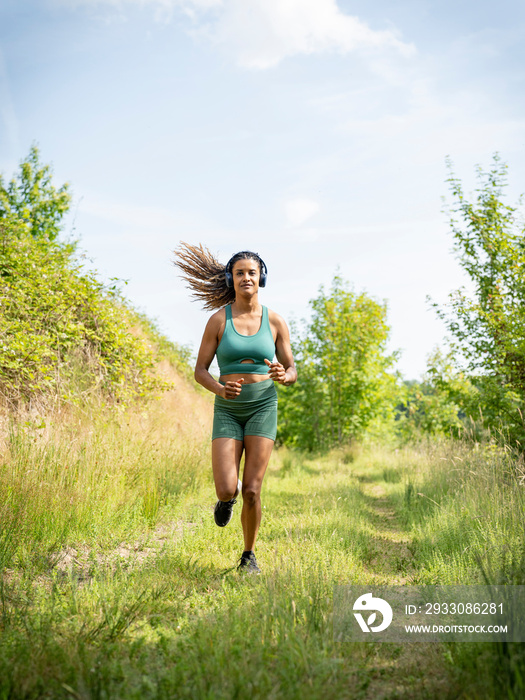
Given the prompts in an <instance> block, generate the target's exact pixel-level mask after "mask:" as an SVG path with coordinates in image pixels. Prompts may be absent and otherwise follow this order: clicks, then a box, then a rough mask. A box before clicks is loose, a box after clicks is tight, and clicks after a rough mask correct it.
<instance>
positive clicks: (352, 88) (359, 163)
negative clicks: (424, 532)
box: [0, 0, 525, 379]
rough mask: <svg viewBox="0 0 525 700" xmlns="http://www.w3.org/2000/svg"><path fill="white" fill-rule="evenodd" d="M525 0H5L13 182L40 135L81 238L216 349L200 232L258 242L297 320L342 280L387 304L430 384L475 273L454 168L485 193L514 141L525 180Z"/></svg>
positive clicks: (2, 50)
mask: <svg viewBox="0 0 525 700" xmlns="http://www.w3.org/2000/svg"><path fill="white" fill-rule="evenodd" d="M524 82H525V4H524V3H522V2H518V0H502V1H501V2H500V3H499V4H495V3H493V2H488V1H487V0H477V1H476V2H474V0H463V1H462V2H461V1H460V2H457V1H456V2H454V3H452V2H450V1H449V0H441V1H440V2H437V0H396V2H392V1H390V2H386V0H376V2H374V3H369V2H364V0H356V1H355V2H354V1H351V0H339V1H338V2H337V1H336V0H0V172H1V173H2V174H3V175H4V176H6V177H10V176H11V175H12V174H13V173H14V172H16V170H17V168H18V165H19V163H20V161H21V160H22V159H23V158H24V157H25V156H26V155H27V154H28V152H29V149H30V147H31V144H33V143H36V144H37V145H38V146H39V148H40V152H41V158H42V160H43V162H45V163H50V164H52V167H53V171H54V181H55V183H56V185H57V186H58V185H61V184H62V183H64V182H66V181H67V182H70V183H71V188H72V192H73V206H72V210H71V215H70V216H69V217H68V219H67V221H66V226H65V231H64V236H66V237H67V236H72V237H74V238H78V239H79V240H80V247H81V248H82V249H83V250H84V251H85V254H86V256H87V261H88V262H87V264H88V265H91V266H92V267H94V268H96V269H97V270H98V271H99V272H100V275H101V277H102V278H103V279H104V280H109V279H110V278H114V277H118V278H120V279H122V280H126V281H127V284H125V286H124V288H123V291H124V294H125V295H126V297H127V298H128V299H130V301H131V302H132V303H133V304H134V305H135V306H136V307H137V308H139V309H140V310H141V311H144V312H146V313H147V314H148V315H149V316H151V317H152V318H154V319H156V320H157V322H158V325H159V327H160V329H161V330H162V331H163V332H164V333H165V334H166V335H167V336H168V337H169V338H171V339H172V340H174V341H176V342H178V343H182V344H189V345H191V346H192V347H193V349H194V351H196V350H197V349H198V346H199V343H200V338H201V335H202V332H203V329H204V326H205V324H206V321H207V318H208V315H209V314H208V312H205V311H203V310H202V309H201V308H200V307H199V304H198V302H194V301H192V300H191V298H190V296H189V292H188V290H187V289H186V288H185V286H184V283H183V281H182V280H181V279H180V278H179V277H178V273H177V270H176V269H175V268H174V267H173V264H172V261H173V251H174V249H175V248H176V247H177V246H178V245H179V242H180V241H186V242H189V243H193V244H196V243H202V244H203V245H205V246H207V247H208V248H209V249H210V250H211V251H212V252H213V253H214V254H215V255H216V256H217V257H218V258H219V260H220V261H221V262H223V263H226V262H227V260H228V259H229V258H230V256H231V255H233V254H234V253H235V252H237V251H238V250H245V249H249V250H255V251H256V252H258V253H259V254H260V255H261V257H262V258H263V259H264V261H265V262H266V265H267V267H268V272H269V275H268V284H267V287H266V289H264V290H261V292H260V301H261V302H262V303H263V304H265V305H267V306H269V307H270V308H272V309H274V310H275V311H277V312H278V313H279V314H280V315H281V316H283V317H284V318H285V319H286V320H288V321H290V320H291V319H292V318H293V319H295V320H297V321H299V320H300V319H302V318H308V316H309V313H310V307H309V301H310V300H311V299H313V298H315V297H316V296H317V295H318V293H319V288H320V286H321V285H324V286H325V288H329V286H330V284H331V281H332V279H333V277H334V275H336V274H338V275H340V276H341V277H343V278H344V279H345V280H347V281H348V283H349V285H350V286H351V287H352V288H353V289H354V290H355V291H356V292H362V291H364V292H366V293H367V294H369V295H370V296H372V297H373V298H375V299H377V300H378V301H380V302H383V301H385V302H386V304H387V307H388V322H389V325H390V327H391V334H390V341H389V349H390V350H394V349H397V350H400V351H401V355H400V360H399V362H398V365H397V366H398V369H399V370H400V371H401V372H402V374H403V375H404V376H405V377H406V378H407V379H417V378H420V377H421V375H422V373H423V372H424V371H425V367H426V361H427V357H428V355H429V354H430V353H431V352H432V350H433V349H434V348H435V347H436V346H440V347H442V348H444V347H445V346H446V329H445V327H444V325H443V323H442V322H441V321H440V320H439V319H438V318H437V316H436V313H435V311H434V310H433V309H432V308H431V306H430V303H429V301H428V297H430V298H431V299H432V300H434V301H436V302H438V303H440V304H443V303H445V302H446V299H447V296H448V294H449V293H450V292H451V291H452V290H453V289H455V288H457V287H459V286H461V285H462V284H465V283H466V282H467V281H466V280H465V278H464V276H463V274H462V272H461V269H460V267H459V265H458V263H457V261H456V259H455V257H454V254H453V251H452V237H451V233H450V227H449V224H448V219H447V215H446V213H445V212H444V198H445V200H447V201H448V202H450V201H451V198H450V196H449V191H448V185H447V183H446V180H447V177H448V173H447V168H446V165H445V160H446V158H447V156H448V157H450V158H451V159H452V162H453V164H454V171H455V173H456V175H457V176H458V177H460V179H461V180H462V181H463V184H464V188H465V189H466V191H467V192H473V191H474V190H475V187H476V186H477V185H476V178H475V172H476V166H477V165H481V166H482V167H484V168H489V167H490V165H491V159H492V156H493V154H494V153H496V152H498V153H499V154H500V156H501V158H502V159H503V160H504V161H505V162H506V163H507V164H508V167H509V187H508V188H507V195H508V201H509V203H515V202H516V201H517V199H518V196H519V195H520V194H521V193H522V192H524V191H525V85H524Z"/></svg>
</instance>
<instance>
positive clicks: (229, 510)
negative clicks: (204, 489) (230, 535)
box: [213, 498, 237, 527]
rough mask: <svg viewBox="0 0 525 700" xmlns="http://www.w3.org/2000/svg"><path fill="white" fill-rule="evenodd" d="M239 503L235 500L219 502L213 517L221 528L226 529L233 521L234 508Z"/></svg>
mask: <svg viewBox="0 0 525 700" xmlns="http://www.w3.org/2000/svg"><path fill="white" fill-rule="evenodd" d="M236 503H237V501H236V500H235V498H232V500H231V501H217V503H216V504H215V509H214V511H213V517H214V518H215V522H216V524H217V525H218V526H219V527H224V526H225V525H227V524H228V523H229V522H230V520H231V519H232V514H233V506H234V505H235V504H236Z"/></svg>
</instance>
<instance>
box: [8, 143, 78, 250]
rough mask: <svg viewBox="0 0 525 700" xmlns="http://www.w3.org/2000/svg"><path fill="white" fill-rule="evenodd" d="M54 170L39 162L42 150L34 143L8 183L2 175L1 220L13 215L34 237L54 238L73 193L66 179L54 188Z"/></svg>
mask: <svg viewBox="0 0 525 700" xmlns="http://www.w3.org/2000/svg"><path fill="white" fill-rule="evenodd" d="M52 174H53V173H52V170H51V167H50V166H49V165H43V164H42V163H41V162H40V153H39V150H38V148H37V146H35V145H33V146H32V147H31V149H30V151H29V155H28V156H27V158H26V159H25V160H23V161H22V162H21V163H20V170H19V172H18V174H17V175H16V176H15V177H13V178H12V179H11V181H10V182H9V183H6V182H5V181H4V178H3V177H2V175H0V221H2V220H6V219H8V218H9V217H14V218H15V219H18V220H19V222H24V223H25V224H26V226H27V227H28V228H29V231H30V233H31V235H32V236H33V238H45V239H47V240H50V241H53V240H55V238H56V237H57V236H58V234H59V232H60V230H61V222H62V218H63V217H64V215H65V214H66V213H67V211H68V210H69V207H70V204H71V194H70V192H69V185H68V184H67V183H66V184H64V185H62V187H60V188H59V189H56V188H55V186H54V185H53V184H52V181H51V178H52ZM17 230H20V227H18V229H17Z"/></svg>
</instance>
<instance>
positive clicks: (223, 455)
mask: <svg viewBox="0 0 525 700" xmlns="http://www.w3.org/2000/svg"><path fill="white" fill-rule="evenodd" d="M242 451H243V443H242V440H234V439H233V438H215V440H212V443H211V463H212V468H213V480H214V482H215V490H216V491H217V497H218V498H220V499H221V500H229V499H230V498H233V494H234V493H235V491H236V490H237V480H238V478H239V466H240V463H241V457H242ZM229 494H231V495H229Z"/></svg>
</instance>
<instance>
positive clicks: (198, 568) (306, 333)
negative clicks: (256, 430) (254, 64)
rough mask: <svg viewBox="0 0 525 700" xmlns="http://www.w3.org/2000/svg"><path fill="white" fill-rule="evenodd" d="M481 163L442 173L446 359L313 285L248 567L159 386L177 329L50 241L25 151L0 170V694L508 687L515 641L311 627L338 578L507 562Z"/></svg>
mask: <svg viewBox="0 0 525 700" xmlns="http://www.w3.org/2000/svg"><path fill="white" fill-rule="evenodd" d="M480 173H481V171H480ZM503 173H504V171H503V168H502V166H501V165H500V164H499V161H497V160H496V165H495V170H494V171H493V172H492V174H491V175H490V176H489V175H488V174H483V178H485V179H483V178H482V183H483V184H482V187H481V189H480V191H479V197H478V200H477V203H476V204H475V205H469V204H466V203H465V199H464V195H463V193H462V191H461V187H460V185H459V183H458V182H457V180H456V179H455V178H452V179H451V184H452V187H453V191H454V193H455V196H457V197H458V202H459V204H458V213H459V215H460V216H461V217H462V218H463V223H464V224H465V225H466V228H464V227H462V226H461V225H460V224H459V223H458V222H454V223H453V226H454V228H453V231H454V235H455V237H456V238H455V239H456V245H457V252H458V255H459V257H460V262H461V264H462V265H463V266H464V268H465V270H466V271H467V272H468V274H469V275H470V276H471V279H472V280H473V282H474V293H473V294H474V297H473V298H469V297H468V296H467V294H466V292H464V291H460V292H458V293H456V294H454V295H452V297H451V304H450V306H449V309H448V311H444V310H441V311H440V313H441V314H442V316H443V318H444V319H445V320H446V321H447V323H448V325H449V330H450V332H451V333H452V335H453V336H454V338H455V340H456V344H457V346H458V347H459V348H461V349H462V350H463V355H464V358H465V366H464V367H460V366H458V363H457V360H456V358H457V355H458V349H457V347H456V349H455V350H454V352H453V353H448V354H447V353H443V352H440V351H439V350H436V351H435V352H434V353H433V354H432V356H431V357H430V358H429V364H428V369H427V372H426V374H425V376H424V377H423V378H422V380H421V381H420V382H416V383H402V382H401V381H400V380H399V378H397V377H396V375H395V374H394V372H393V364H394V361H395V355H388V354H387V353H386V350H385V347H386V342H387V339H388V332H389V329H388V325H387V321H386V307H385V305H384V304H380V303H378V302H376V301H375V300H373V299H372V298H370V297H368V296H367V295H366V294H356V293H355V292H353V291H351V290H349V288H348V287H347V286H346V284H345V283H344V282H343V280H341V279H340V278H339V277H335V278H334V281H333V284H332V286H331V288H330V290H328V291H325V290H324V289H323V288H321V289H320V292H319V295H318V297H317V298H316V299H314V300H312V302H311V308H312V316H311V319H310V321H309V322H308V323H307V324H304V326H303V328H302V331H299V330H298V329H295V332H294V350H295V354H296V357H297V361H298V367H299V377H300V381H299V382H298V384H297V385H296V386H295V387H289V388H287V389H285V390H283V391H282V392H281V394H282V395H281V403H280V412H281V426H280V439H281V441H282V442H284V443H286V445H284V446H282V447H281V448H280V449H279V450H278V451H276V452H274V454H273V456H272V460H271V462H270V465H269V469H268V477H267V480H266V481H265V489H264V493H263V504H264V508H263V513H264V517H263V523H262V528H261V533H260V540H259V542H258V550H257V555H258V559H259V561H260V564H261V566H262V568H263V573H262V575H261V576H259V577H254V578H250V577H248V578H242V577H239V576H238V575H237V572H236V570H235V564H236V560H237V559H238V557H239V555H240V553H241V550H242V542H241V538H240V531H241V528H240V523H239V516H240V513H239V510H240V509H239V506H237V508H236V511H235V513H234V519H233V521H232V523H231V524H230V525H229V526H228V528H216V527H215V525H214V523H213V517H212V510H213V503H214V500H215V495H214V489H213V483H212V476H211V472H210V469H209V462H210V448H209V435H208V434H207V433H206V436H205V437H204V433H203V432H202V430H201V429H200V428H199V427H198V421H194V420H190V419H189V417H188V415H187V414H188V413H189V411H188V407H189V406H191V410H193V409H194V407H195V406H196V405H197V404H198V403H199V401H200V400H201V398H202V397H201V396H200V395H199V394H198V393H196V392H193V391H192V390H191V389H190V388H189V384H187V383H185V382H184V379H181V378H180V377H178V376H177V375H175V377H176V379H177V381H178V382H179V384H178V385H177V391H174V392H171V393H169V392H165V393H164V394H163V395H162V396H160V395H159V391H158V390H159V389H161V388H163V387H164V386H165V382H164V381H162V380H160V379H159V365H160V364H161V362H162V363H163V364H168V365H169V366H170V367H171V372H172V374H175V370H176V371H177V373H178V375H184V374H189V369H188V360H189V351H188V350H187V348H179V347H177V346H174V345H173V344H170V343H169V341H167V339H165V338H164V337H163V336H162V334H160V333H159V331H158V330H157V329H156V327H155V325H154V324H153V323H152V322H151V321H149V320H148V319H147V318H146V317H144V316H141V315H140V314H137V313H136V312H135V311H134V310H133V309H131V308H130V307H129V305H128V304H127V303H126V302H125V301H124V299H123V298H122V297H121V296H120V294H119V293H118V291H117V290H116V289H108V288H106V287H104V286H103V285H102V284H101V283H100V282H99V281H98V280H97V278H96V276H95V275H93V274H90V273H87V272H86V271H85V270H84V269H83V268H82V265H81V263H80V261H79V259H78V257H77V254H76V250H75V245H74V244H71V243H66V242H64V241H61V240H60V236H59V233H60V230H61V221H62V216H63V214H64V213H65V211H66V210H67V206H68V204H69V190H68V187H67V186H63V187H62V188H59V189H56V188H55V187H54V186H53V184H52V182H51V173H50V169H49V167H48V166H42V165H41V164H40V162H39V156H38V151H37V150H36V149H32V150H31V153H30V155H29V157H28V159H26V161H24V163H22V165H21V172H20V174H19V176H18V177H17V178H14V180H13V181H12V182H11V183H10V184H9V185H5V184H4V181H3V180H1V179H0V310H1V312H0V392H1V393H0V631H1V634H0V698H13V699H16V698H25V699H28V698H35V699H36V698H46V697H52V698H71V697H73V698H82V699H84V698H86V699H87V698H116V699H118V698H123V699H124V698H125V699H126V700H127V699H128V698H141V699H143V700H146V699H147V698H155V699H156V698H179V697H180V698H183V697H187V698H214V699H215V698H218V699H220V698H231V697H247V696H249V697H253V698H270V697H271V698H275V699H276V700H278V699H279V698H287V699H288V698H301V699H304V698H312V699H314V698H319V697H324V698H327V700H328V699H329V698H334V699H335V698H338V699H339V698H363V699H366V698H374V699H375V698H396V697H397V698H400V697H402V698H421V697H428V698H433V697H440V698H465V699H474V698H488V699H492V698H494V700H496V699H497V698H501V697H510V698H518V697H523V696H524V694H525V688H524V680H523V679H524V678H525V654H524V653H523V651H522V649H521V646H522V645H518V644H505V645H497V644H460V643H458V644H434V645H427V644H417V643H416V644H412V645H394V644H375V643H367V644H360V643H338V642H335V641H334V639H333V624H332V623H333V617H334V614H337V611H334V610H333V604H332V600H333V586H334V584H338V583H343V584H350V583H356V584H357V583H358V584H365V585H370V586H372V585H373V584H383V585H385V584H386V585H417V584H468V583H484V582H485V583H487V582H488V583H498V584H519V585H523V584H524V583H525V553H524V549H523V518H524V515H525V513H524V511H525V495H524V493H525V492H524V490H523V484H524V482H525V467H524V462H523V451H522V450H517V449H516V444H518V445H519V446H521V445H522V442H521V439H522V438H521V433H520V430H521V428H520V421H519V415H520V414H519V411H521V410H522V402H523V391H522V388H523V386H522V384H520V382H521V375H522V370H521V369H520V367H521V365H520V362H521V361H522V359H520V358H521V355H523V353H522V350H523V348H522V347H521V346H522V345H523V335H522V334H523V326H521V327H520V325H519V323H518V321H523V320H524V319H523V309H522V306H523V304H522V301H523V299H522V296H520V295H521V294H522V291H523V290H522V287H521V286H520V284H522V283H523V274H522V273H523V267H522V257H520V256H521V255H522V252H521V251H522V248H523V236H522V232H521V231H520V229H519V227H518V224H517V223H516V221H517V219H516V211H515V210H514V209H510V208H508V207H506V206H505V205H503V204H502V202H501V198H500V194H501V186H502V178H503ZM465 222H466V223H465ZM491 256H492V257H491ZM520 280H521V281H520ZM520 353H521V355H520ZM154 395H156V396H157V398H159V399H160V400H156V401H153V400H151V399H152V397H153V396H154ZM139 397H140V398H141V400H140V401H135V400H133V399H135V398H139ZM117 405H118V406H119V410H118V411H115V410H114V408H115V406H117ZM202 406H203V411H204V413H205V414H206V417H207V418H209V413H210V411H211V403H210V402H205V401H204V402H203V404H202ZM396 406H397V408H396ZM13 409H16V410H13ZM480 409H481V413H482V414H483V415H484V421H485V425H486V426H488V427H489V428H492V433H491V432H490V431H488V430H483V429H480V424H481V421H480V420H478V418H477V416H479V414H480ZM394 419H395V420H394ZM204 422H205V421H204ZM482 427H483V426H482ZM494 428H499V429H500V430H502V432H501V434H499V435H497V434H495V432H494ZM505 430H507V431H508V434H509V435H511V437H512V441H511V442H507V443H505V442H504V439H503V437H504V436H505V432H504V431H505ZM381 432H382V436H383V438H384V437H385V435H388V436H389V437H390V440H389V441H385V440H384V439H383V441H382V442H381V443H374V442H373V439H372V436H374V435H376V436H377V435H378V434H380V433H381ZM365 438H366V439H365ZM496 438H497V439H496Z"/></svg>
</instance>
